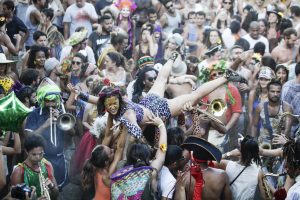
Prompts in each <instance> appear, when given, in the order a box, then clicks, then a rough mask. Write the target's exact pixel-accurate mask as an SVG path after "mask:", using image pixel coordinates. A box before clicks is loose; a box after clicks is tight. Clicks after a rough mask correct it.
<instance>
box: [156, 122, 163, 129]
mask: <svg viewBox="0 0 300 200" xmlns="http://www.w3.org/2000/svg"><path fill="white" fill-rule="evenodd" d="M163 126H165V124H164V123H161V124H159V125H158V126H157V127H158V128H160V127H163Z"/></svg>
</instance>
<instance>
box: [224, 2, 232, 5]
mask: <svg viewBox="0 0 300 200" xmlns="http://www.w3.org/2000/svg"><path fill="white" fill-rule="evenodd" d="M223 3H224V4H228V5H231V2H226V1H223Z"/></svg>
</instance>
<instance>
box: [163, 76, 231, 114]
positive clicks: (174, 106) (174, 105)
mask: <svg viewBox="0 0 300 200" xmlns="http://www.w3.org/2000/svg"><path fill="white" fill-rule="evenodd" d="M227 81H228V80H227V79H226V78H224V77H221V78H218V79H216V80H213V81H209V82H207V83H204V84H203V85H201V86H200V87H198V88H197V90H195V91H193V92H192V93H190V94H185V95H181V96H179V97H176V98H174V99H168V104H169V108H170V111H171V116H177V115H179V114H180V113H181V111H182V108H183V105H184V104H185V103H186V102H188V101H190V102H191V103H192V105H196V104H197V103H198V102H199V101H200V100H201V99H202V98H203V97H205V96H206V95H208V94H209V93H211V92H212V91H213V90H215V89H216V88H218V87H219V86H221V85H223V84H224V83H226V82H227Z"/></svg>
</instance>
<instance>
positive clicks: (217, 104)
mask: <svg viewBox="0 0 300 200" xmlns="http://www.w3.org/2000/svg"><path fill="white" fill-rule="evenodd" d="M200 103H201V104H203V105H206V106H208V108H207V110H201V109H199V108H198V112H200V113H203V114H205V115H206V116H207V117H208V118H210V119H211V120H213V121H214V122H217V123H218V124H221V125H222V126H225V125H224V123H223V122H221V121H220V120H219V119H217V118H216V117H220V116H222V115H223V114H224V113H225V112H226V110H227V105H226V103H225V102H224V101H223V100H222V99H220V98H217V99H214V100H213V101H212V102H211V103H209V104H208V103H204V102H202V101H201V102H200Z"/></svg>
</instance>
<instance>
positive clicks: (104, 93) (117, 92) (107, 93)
mask: <svg viewBox="0 0 300 200" xmlns="http://www.w3.org/2000/svg"><path fill="white" fill-rule="evenodd" d="M116 94H119V95H120V89H119V88H116V89H114V90H113V91H111V92H99V94H98V96H99V98H100V99H101V98H105V97H110V96H114V95H116Z"/></svg>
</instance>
